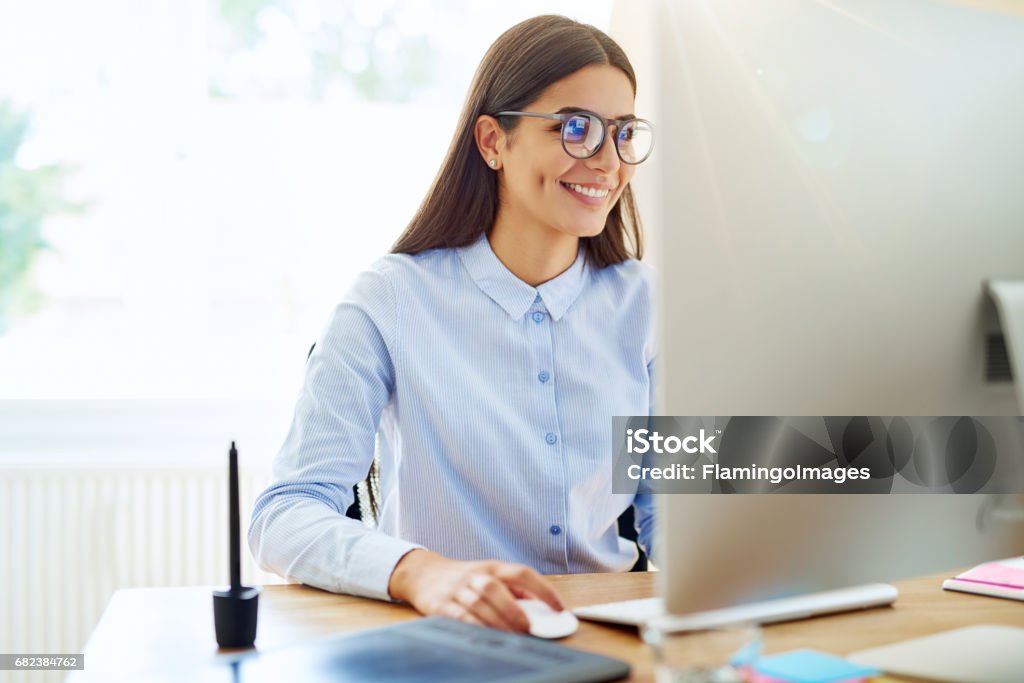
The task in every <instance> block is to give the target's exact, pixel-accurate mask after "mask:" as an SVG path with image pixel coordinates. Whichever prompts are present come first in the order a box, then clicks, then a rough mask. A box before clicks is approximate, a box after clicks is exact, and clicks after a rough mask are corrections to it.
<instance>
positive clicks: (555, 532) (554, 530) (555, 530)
mask: <svg viewBox="0 0 1024 683" xmlns="http://www.w3.org/2000/svg"><path fill="white" fill-rule="evenodd" d="M548 531H550V532H551V535H552V536H557V535H558V534H560V533H562V527H560V526H558V525H557V524H552V525H551V528H550V529H548Z"/></svg>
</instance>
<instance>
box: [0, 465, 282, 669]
mask: <svg viewBox="0 0 1024 683" xmlns="http://www.w3.org/2000/svg"><path fill="white" fill-rule="evenodd" d="M269 478H270V474H269V471H268V470H262V471H259V472H253V471H250V470H247V469H245V468H244V466H243V469H242V473H241V475H240V481H239V496H240V499H241V509H242V515H241V519H242V544H243V547H242V580H243V582H245V583H247V584H249V585H253V584H257V585H259V584H266V583H280V582H281V579H280V578H279V577H277V576H274V575H272V574H267V573H265V572H262V571H260V570H258V569H257V568H256V566H255V563H254V562H253V560H252V557H251V555H250V554H249V552H248V546H247V544H246V543H245V537H246V529H247V528H248V520H249V514H250V512H251V511H252V506H253V502H254V500H255V497H256V496H257V495H258V494H259V492H260V491H262V490H263V488H264V487H265V486H266V484H267V482H268V481H269ZM226 479H227V477H226V474H225V472H223V471H221V470H212V469H208V468H199V467H190V468H184V469H166V468H165V469H148V468H130V469H129V468H118V469H90V468H74V469H68V468H56V467H52V468H38V469H25V468H18V469H12V468H9V467H8V468H0V652H7V653H22V652H24V653H40V654H43V653H51V654H53V653H78V652H81V651H82V648H83V646H84V645H85V641H86V639H87V638H88V636H89V634H90V632H91V631H92V629H93V627H94V626H95V625H96V622H97V621H98V620H99V617H100V615H101V614H102V612H103V608H104V606H105V605H106V603H107V601H108V600H109V599H110V596H111V594H112V593H113V592H114V590H115V589H118V588H130V587H141V586H172V585H173V586H186V585H217V584H226V583H227V582H228V550H227V538H228V530H227V514H228V510H227V482H226ZM211 609H212V607H211ZM86 666H88V664H86ZM64 675H65V674H64V673H62V672H42V671H33V672H9V671H8V672H2V671H0V681H10V682H11V683H22V681H24V683H40V682H41V681H46V682H47V683H49V682H50V681H60V680H63V678H64Z"/></svg>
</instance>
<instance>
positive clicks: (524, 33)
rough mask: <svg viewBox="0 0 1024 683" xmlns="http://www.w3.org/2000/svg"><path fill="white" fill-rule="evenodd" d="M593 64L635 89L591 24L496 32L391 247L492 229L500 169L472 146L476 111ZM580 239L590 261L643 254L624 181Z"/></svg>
mask: <svg viewBox="0 0 1024 683" xmlns="http://www.w3.org/2000/svg"><path fill="white" fill-rule="evenodd" d="M591 64H606V65H610V66H614V67H617V68H618V69H621V70H622V72H623V73H625V74H626V76H627V77H628V78H629V82H630V84H632V86H633V93H634V94H636V74H634V73H633V67H632V65H631V64H630V63H629V59H628V58H627V57H626V53H625V52H623V51H622V48H621V47H619V46H618V44H617V43H616V42H615V41H614V40H612V39H611V38H609V37H608V35H606V34H605V33H604V32H603V31H600V30H599V29H596V28H594V27H593V26H590V25H588V24H581V23H579V22H577V21H573V20H572V19H568V18H566V17H560V16H554V15H544V16H539V17H533V18H532V19H527V20H526V21H523V22H521V23H519V24H516V25H515V26H513V27H512V28H510V29H509V30H507V31H505V33H503V34H501V36H500V37H499V38H498V39H497V40H496V41H494V44H493V45H491V47H490V49H489V50H488V51H487V54H485V55H484V58H483V61H481V62H480V66H479V67H477V70H476V74H475V75H474V76H473V83H472V85H471V86H470V88H469V94H468V95H467V96H466V103H465V104H464V105H463V108H462V113H461V114H460V116H459V125H458V128H457V129H456V132H455V137H454V138H452V142H451V145H449V147H448V153H447V154H446V155H445V159H444V162H443V163H442V164H441V169H440V170H439V171H438V173H437V177H436V178H434V183H433V185H431V187H430V191H429V192H428V193H427V196H426V198H425V199H424V200H423V203H422V204H420V207H419V209H418V210H417V211H416V215H415V216H413V219H412V221H411V222H410V223H409V225H408V227H406V229H405V232H403V233H402V236H401V237H399V238H398V241H397V242H395V245H394V246H393V247H392V249H391V251H392V252H393V253H403V254H417V253H419V252H421V251H426V250H427V249H435V248H438V247H462V246H466V245H467V244H471V243H473V242H474V241H476V239H477V238H478V237H479V236H480V235H481V234H482V233H483V232H485V231H488V230H490V228H491V226H493V225H494V220H495V217H496V216H497V215H498V174H497V173H495V172H494V171H492V170H490V169H489V168H488V167H487V165H486V164H485V163H484V160H483V159H482V158H481V157H480V154H479V152H478V150H477V147H476V140H475V138H474V135H473V129H474V126H475V125H476V120H477V119H478V118H479V117H480V116H481V115H482V114H493V113H494V112H498V111H505V110H522V109H525V108H526V107H527V106H529V105H530V104H531V103H532V102H534V101H535V100H536V99H537V98H539V97H540V95H541V93H542V92H543V91H544V90H545V89H546V88H547V87H548V86H549V85H551V84H553V83H555V82H557V81H560V80H562V79H563V78H565V77H566V76H569V75H571V74H573V73H575V72H576V71H579V70H580V69H582V68H583V67H585V66H590V65H591ZM518 122H519V120H518V117H502V118H500V119H499V124H500V125H501V127H502V129H503V130H505V131H506V132H509V131H512V130H513V129H514V128H515V127H516V125H517V124H518ZM581 241H582V242H583V245H584V252H585V254H586V258H587V263H589V264H591V265H592V266H594V267H596V268H603V267H605V266H607V265H611V264H614V263H621V262H622V261H625V260H626V259H628V258H640V257H642V256H643V239H642V228H641V226H640V216H639V214H638V213H637V209H636V201H635V199H634V198H633V191H632V189H631V188H630V187H629V186H626V188H625V190H623V192H622V194H621V195H620V196H619V200H618V201H617V202H616V203H615V206H613V207H612V210H611V211H610V212H609V213H608V219H607V221H605V225H604V230H602V231H601V232H600V234H598V235H595V236H594V237H583V238H581Z"/></svg>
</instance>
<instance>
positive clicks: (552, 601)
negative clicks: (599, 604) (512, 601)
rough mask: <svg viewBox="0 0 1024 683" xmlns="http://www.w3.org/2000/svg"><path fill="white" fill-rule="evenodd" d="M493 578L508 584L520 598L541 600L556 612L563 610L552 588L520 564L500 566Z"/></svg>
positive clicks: (543, 579) (532, 571) (539, 576)
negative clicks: (495, 577)
mask: <svg viewBox="0 0 1024 683" xmlns="http://www.w3.org/2000/svg"><path fill="white" fill-rule="evenodd" d="M495 576H497V577H498V578H499V579H501V580H502V581H503V582H504V583H506V584H508V585H509V587H510V588H512V590H513V591H515V592H516V594H517V595H519V596H520V597H535V598H537V599H538V600H543V601H544V602H546V603H547V604H548V606H549V607H551V609H553V610H555V611H558V612H561V611H562V610H563V609H565V607H564V606H563V605H562V600H561V598H559V597H558V593H556V592H555V589H554V587H552V585H551V584H550V583H549V582H548V581H547V579H545V578H544V577H543V576H541V575H540V574H538V573H537V572H536V571H534V570H533V569H530V568H529V567H526V566H523V565H520V564H501V565H498V567H497V568H496V569H495Z"/></svg>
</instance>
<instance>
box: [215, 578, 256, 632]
mask: <svg viewBox="0 0 1024 683" xmlns="http://www.w3.org/2000/svg"><path fill="white" fill-rule="evenodd" d="M259 602H260V592H259V590H257V589H256V588H251V587H248V586H242V587H241V588H238V589H236V590H231V589H229V590H224V591H214V592H213V626H214V630H215V631H216V632H217V645H219V646H221V647H252V645H253V643H254V642H256V613H257V610H258V607H259Z"/></svg>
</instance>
